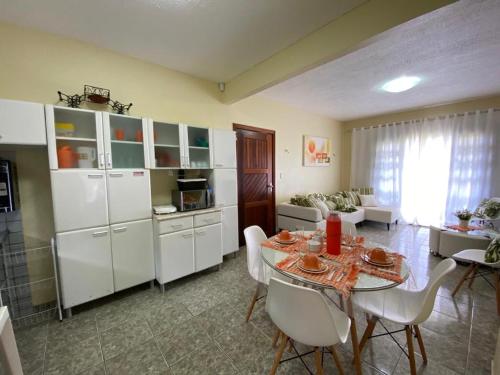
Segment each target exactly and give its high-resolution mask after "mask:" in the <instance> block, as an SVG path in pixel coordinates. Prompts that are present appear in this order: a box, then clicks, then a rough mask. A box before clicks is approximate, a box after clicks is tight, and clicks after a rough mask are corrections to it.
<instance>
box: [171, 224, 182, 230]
mask: <svg viewBox="0 0 500 375" xmlns="http://www.w3.org/2000/svg"><path fill="white" fill-rule="evenodd" d="M170 226H171V227H172V228H173V229H177V228H182V227H183V226H184V225H182V224H172V225H170Z"/></svg>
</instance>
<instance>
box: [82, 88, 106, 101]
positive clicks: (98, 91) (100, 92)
mask: <svg viewBox="0 0 500 375" xmlns="http://www.w3.org/2000/svg"><path fill="white" fill-rule="evenodd" d="M83 95H85V100H86V101H88V102H92V103H96V104H108V103H109V101H110V100H111V97H110V95H111V91H109V90H108V89H103V88H101V87H95V86H90V85H84V86H83Z"/></svg>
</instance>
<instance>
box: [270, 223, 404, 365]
mask: <svg viewBox="0 0 500 375" xmlns="http://www.w3.org/2000/svg"><path fill="white" fill-rule="evenodd" d="M313 233H314V232H312V231H310V232H307V231H306V232H304V236H305V237H308V236H311V235H312V234H313ZM269 240H272V238H270V239H269ZM363 246H364V247H367V248H370V247H381V248H383V249H385V250H389V249H387V248H386V247H385V246H383V245H380V244H377V243H375V242H372V241H365V242H364V245H363ZM289 255H290V253H289V252H285V251H281V250H279V249H277V248H276V247H268V246H266V245H265V244H263V245H262V246H261V257H262V260H263V261H264V263H265V264H266V265H267V266H269V267H270V268H271V269H273V270H274V271H275V272H278V273H280V274H282V275H284V276H286V277H288V278H290V279H291V280H292V281H293V282H295V283H301V284H305V285H309V286H312V287H315V288H320V289H329V290H332V291H337V290H336V289H335V287H334V286H333V285H331V284H328V283H322V282H318V281H315V280H312V279H309V278H307V277H304V276H301V275H299V274H296V273H292V272H287V271H286V269H282V268H280V267H278V264H279V263H280V262H282V261H283V260H284V259H285V258H287V257H288V256H289ZM409 275H410V267H409V265H408V263H407V262H406V261H405V260H403V261H402V263H401V270H400V276H401V279H402V280H403V282H404V281H406V280H407V279H408V277H409ZM400 284H401V283H399V282H395V281H393V280H387V279H384V278H382V277H377V276H374V275H369V274H367V273H364V272H360V273H359V274H358V278H357V281H356V283H355V284H354V286H353V287H352V289H351V291H350V292H351V294H350V295H349V297H347V298H345V297H342V294H341V293H339V298H340V301H341V308H343V309H344V311H345V312H346V314H347V315H348V316H349V318H350V319H351V328H350V329H351V342H352V350H353V356H354V368H355V370H356V374H361V373H362V370H361V358H360V352H359V343H358V333H357V328H356V320H355V317H354V311H353V307H352V299H351V296H352V294H353V293H366V292H372V291H379V290H384V289H390V288H394V287H396V286H398V285H400Z"/></svg>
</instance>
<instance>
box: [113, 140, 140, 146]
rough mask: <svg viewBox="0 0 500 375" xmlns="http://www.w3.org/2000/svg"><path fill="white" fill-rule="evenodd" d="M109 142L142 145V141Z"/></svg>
mask: <svg viewBox="0 0 500 375" xmlns="http://www.w3.org/2000/svg"><path fill="white" fill-rule="evenodd" d="M111 143H122V144H126V145H142V142H136V141H119V140H111Z"/></svg>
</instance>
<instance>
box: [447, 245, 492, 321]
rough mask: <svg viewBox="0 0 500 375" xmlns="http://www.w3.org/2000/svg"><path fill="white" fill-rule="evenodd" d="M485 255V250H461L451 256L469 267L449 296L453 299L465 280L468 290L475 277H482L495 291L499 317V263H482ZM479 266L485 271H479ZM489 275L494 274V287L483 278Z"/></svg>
mask: <svg viewBox="0 0 500 375" xmlns="http://www.w3.org/2000/svg"><path fill="white" fill-rule="evenodd" d="M485 254H486V250H479V249H468V250H462V251H460V252H458V253H456V254H453V256H452V257H453V259H455V260H457V261H459V262H464V263H470V266H469V267H468V268H467V270H466V271H465V273H464V275H463V276H462V278H461V279H460V281H459V282H458V284H457V286H456V287H455V290H453V293H451V296H452V297H455V294H457V293H458V291H459V290H460V288H461V287H462V285H463V283H464V282H465V280H469V288H470V287H472V283H473V282H474V279H475V278H476V277H479V276H480V277H483V278H484V280H486V282H487V283H488V284H489V285H490V286H491V287H492V288H493V289H495V290H496V300H497V314H499V315H500V273H499V270H498V269H499V268H500V261H498V262H495V263H487V262H485V261H484V255H485ZM481 266H483V267H487V268H488V269H487V270H485V271H480V270H479V268H480V267H481ZM478 271H479V272H478ZM491 273H494V274H495V285H493V284H491V282H490V280H488V279H487V278H486V277H485V276H486V275H489V274H491Z"/></svg>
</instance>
